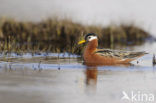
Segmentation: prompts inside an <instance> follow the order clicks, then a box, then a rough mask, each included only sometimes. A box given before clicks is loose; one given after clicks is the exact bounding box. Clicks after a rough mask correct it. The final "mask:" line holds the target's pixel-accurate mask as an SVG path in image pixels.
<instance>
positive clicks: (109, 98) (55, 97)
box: [0, 44, 156, 103]
mask: <svg viewBox="0 0 156 103" xmlns="http://www.w3.org/2000/svg"><path fill="white" fill-rule="evenodd" d="M146 45H147V44H146ZM134 48H137V47H134ZM134 48H132V49H134ZM140 49H141V47H140ZM153 51H154V50H153ZM45 55H46V56H45ZM0 56H1V62H0V102H1V103H10V102H11V103H80V102H82V103H83V102H85V103H95V102H96V103H104V102H106V103H125V102H126V103H130V102H131V101H130V100H121V98H122V97H123V92H125V93H127V94H128V95H129V96H130V95H131V92H134V93H135V94H137V95H142V94H147V95H149V94H153V95H154V96H155V95H156V88H155V85H156V82H155V81H156V67H155V66H153V65H152V57H153V55H152V51H151V52H150V54H147V55H145V56H143V57H141V58H139V59H137V60H136V61H133V62H132V63H133V65H131V66H127V65H121V66H100V67H92V68H89V67H87V66H85V65H83V61H82V59H81V58H80V57H79V56H77V55H72V54H68V53H62V54H59V57H58V54H57V53H48V54H46V53H39V54H35V55H33V56H32V55H31V53H25V54H23V55H17V54H16V53H11V54H8V55H5V57H4V55H3V54H1V55H0ZM137 61H138V62H139V63H137ZM136 100H139V99H138V98H137V99H136ZM155 101H156V100H154V102H155ZM154 102H151V103H154Z"/></svg>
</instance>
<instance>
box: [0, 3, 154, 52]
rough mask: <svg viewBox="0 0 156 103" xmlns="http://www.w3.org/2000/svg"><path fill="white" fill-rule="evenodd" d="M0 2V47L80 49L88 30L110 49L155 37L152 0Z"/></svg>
mask: <svg viewBox="0 0 156 103" xmlns="http://www.w3.org/2000/svg"><path fill="white" fill-rule="evenodd" d="M0 2H1V3H0V17H1V19H0V28H1V30H0V34H1V35H0V39H1V44H3V45H5V47H2V46H0V49H1V50H2V51H3V50H9V51H15V50H14V49H13V48H11V47H12V46H14V47H16V50H18V49H19V48H20V49H21V50H22V51H30V50H33V51H34V50H36V51H52V52H71V53H80V52H81V49H79V48H77V47H76V46H75V44H76V43H77V41H78V40H79V37H81V36H82V35H84V34H86V33H89V32H95V33H97V34H98V35H99V38H100V40H99V42H100V47H105V48H112V49H113V48H115V47H117V48H120V49H121V48H126V47H127V46H131V45H133V46H134V45H142V44H143V43H145V41H147V40H148V41H155V36H156V34H155V32H156V29H155V28H156V21H155V18H156V13H155V5H154V4H155V1H154V0H150V1H148V0H141V1H140V0H138V1H135V0H126V1H125V0H118V1H114V0H109V1H108V0H91V1H89V0H79V1H76V0H33V1H32V0H12V1H10V0H1V1H0ZM41 36H42V37H43V38H41ZM62 41H63V42H64V44H62ZM17 44H22V45H20V46H19V45H17ZM147 45H148V44H147ZM150 45H151V44H150ZM147 50H148V49H147ZM153 51H154V50H153ZM16 52H17V51H16Z"/></svg>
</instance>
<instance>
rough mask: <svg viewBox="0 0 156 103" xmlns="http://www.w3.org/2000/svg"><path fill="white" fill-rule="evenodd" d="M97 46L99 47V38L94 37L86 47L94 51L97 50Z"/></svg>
mask: <svg viewBox="0 0 156 103" xmlns="http://www.w3.org/2000/svg"><path fill="white" fill-rule="evenodd" d="M97 47H98V40H97V39H94V40H92V41H90V42H89V43H88V44H87V48H86V49H87V50H89V51H90V52H92V51H95V50H96V49H97Z"/></svg>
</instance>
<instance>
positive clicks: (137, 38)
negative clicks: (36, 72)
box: [0, 19, 150, 53]
mask: <svg viewBox="0 0 156 103" xmlns="http://www.w3.org/2000/svg"><path fill="white" fill-rule="evenodd" d="M90 32H94V33H96V34H98V36H99V43H100V46H101V47H107V48H114V47H115V46H116V45H138V44H142V43H143V42H144V41H145V39H146V38H147V37H149V36H150V35H149V33H147V32H146V31H144V30H142V29H141V28H139V27H136V26H134V25H120V26H114V25H113V26H108V27H99V26H92V25H91V26H84V25H82V24H79V23H74V22H72V21H71V20H57V19H47V20H44V21H42V22H39V23H33V22H18V21H15V20H12V19H0V51H1V52H3V51H6V52H32V51H33V52H37V51H48V52H70V53H80V52H81V48H82V47H78V46H77V42H78V40H79V38H80V37H81V36H82V33H83V34H86V33H90Z"/></svg>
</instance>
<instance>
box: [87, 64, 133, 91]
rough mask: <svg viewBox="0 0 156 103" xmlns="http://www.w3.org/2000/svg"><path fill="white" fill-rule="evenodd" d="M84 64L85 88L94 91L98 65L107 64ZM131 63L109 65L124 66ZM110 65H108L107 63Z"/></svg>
mask: <svg viewBox="0 0 156 103" xmlns="http://www.w3.org/2000/svg"><path fill="white" fill-rule="evenodd" d="M84 64H85V65H86V70H85V76H86V90H87V92H93V93H95V92H96V88H97V82H98V69H97V67H98V66H108V65H96V64H88V63H84ZM131 65H132V64H130V63H128V64H116V65H111V66H122V67H123V66H124V67H129V66H131ZM109 66H110V65H109Z"/></svg>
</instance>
